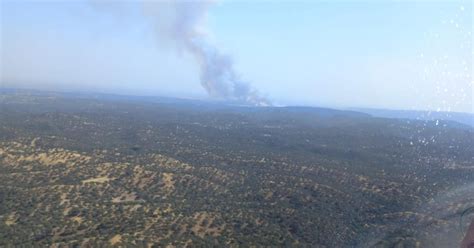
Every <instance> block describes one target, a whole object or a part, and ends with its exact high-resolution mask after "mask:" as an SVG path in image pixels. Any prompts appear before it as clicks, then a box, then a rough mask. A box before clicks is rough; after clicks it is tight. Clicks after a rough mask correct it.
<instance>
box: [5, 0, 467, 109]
mask: <svg viewBox="0 0 474 248" xmlns="http://www.w3.org/2000/svg"><path fill="white" fill-rule="evenodd" d="M164 3H165V2H164V1H145V2H139V1H105V2H104V1H98V0H90V1H77V0H76V1H49V2H48V1H34V0H30V1H24V0H19V1H18V0H17V1H13V0H2V1H0V8H1V9H0V11H1V23H0V27H1V30H0V31H1V33H0V35H1V39H0V42H1V43H0V53H1V58H0V87H8V88H29V89H46V90H57V91H83V92H84V91H86V92H106V93H116V94H133V95H156V96H173V97H182V98H202V99H207V98H211V99H212V98H219V97H221V98H222V97H227V95H225V94H221V95H219V94H217V95H216V94H212V91H211V93H210V92H209V91H206V87H203V86H205V84H203V82H202V81H203V78H206V77H203V73H205V72H206V69H203V64H202V63H204V62H202V61H197V60H199V58H200V57H199V56H200V55H198V56H196V54H195V51H193V50H192V49H189V47H186V46H184V47H183V46H182V44H179V43H180V42H181V41H179V39H178V38H177V37H176V36H170V35H169V33H167V32H168V31H169V30H167V29H166V28H162V27H163V26H166V25H167V23H169V22H167V20H166V19H167V18H172V17H170V15H168V14H167V12H166V11H161V6H162V5H163V6H164V5H166V3H165V4H164ZM180 3H183V2H182V1H181V2H180ZM187 3H189V2H187ZM192 3H195V2H192ZM199 3H202V2H199ZM184 4H186V3H184ZM200 5H201V4H197V5H196V6H197V7H202V6H200ZM196 6H194V5H192V4H191V5H190V8H194V7H196ZM156 10H160V11H156ZM167 11H168V10H167ZM193 11H194V10H191V11H188V12H185V13H184V14H186V15H185V16H189V13H195V14H196V13H198V14H199V15H202V18H195V19H196V20H194V18H189V19H186V22H184V23H185V25H188V24H189V23H187V22H192V23H191V26H192V31H193V32H194V31H196V30H197V31H198V32H199V34H198V36H199V38H200V39H202V40H204V41H205V44H206V46H208V47H211V48H212V49H213V51H218V53H219V55H222V56H219V57H218V58H221V57H222V58H226V61H228V63H229V64H230V65H228V66H229V67H230V69H229V70H231V72H232V73H234V72H235V74H236V77H238V81H239V82H240V81H242V82H245V85H249V87H251V89H252V90H251V91H248V92H252V94H258V95H259V97H262V98H266V99H268V100H269V101H271V102H272V103H273V104H275V105H308V106H323V107H336V108H347V107H370V108H388V109H408V110H433V111H456V112H474V101H473V96H474V87H473V84H474V83H473V79H472V75H473V66H472V58H473V55H474V53H473V49H472V43H473V35H472V32H473V30H472V29H473V28H472V26H473V9H472V2H471V1H436V2H435V1H396V2H393V1H244V0H241V1H237V0H235V1H213V2H212V3H208V2H206V3H205V6H204V7H203V10H202V12H203V13H200V12H197V11H195V12H193ZM150 13H151V14H150ZM198 14H196V15H198ZM150 16H153V18H150ZM180 24H182V23H180ZM185 28H186V27H185ZM193 35H195V34H194V33H193ZM193 37H194V36H193ZM177 39H178V40H177ZM184 39H186V38H184ZM206 51H207V50H206ZM193 52H194V53H193ZM205 56H207V55H205ZM196 58H198V59H196ZM204 61H206V60H204ZM211 64H212V63H211ZM204 67H206V66H204ZM219 68H220V67H219ZM207 69H209V68H207ZM214 69H215V68H214V67H213V68H211V70H210V71H211V73H213V72H214V71H215V70H214ZM203 71H204V72H203ZM246 92H247V91H246ZM245 94H247V93H245Z"/></svg>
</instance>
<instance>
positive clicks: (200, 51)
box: [144, 0, 270, 106]
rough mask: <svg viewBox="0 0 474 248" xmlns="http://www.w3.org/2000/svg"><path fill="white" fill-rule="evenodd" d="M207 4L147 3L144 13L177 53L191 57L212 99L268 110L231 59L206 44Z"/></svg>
mask: <svg viewBox="0 0 474 248" xmlns="http://www.w3.org/2000/svg"><path fill="white" fill-rule="evenodd" d="M211 5H212V2H209V1H177V0H176V1H166V2H161V1H160V2H157V3H156V2H155V3H153V2H146V3H145V4H144V8H145V9H144V11H145V14H146V16H147V17H149V18H151V20H152V22H153V25H154V26H155V27H156V29H157V32H158V34H159V35H161V36H162V35H166V36H168V37H167V38H169V39H171V40H172V41H173V43H174V45H175V46H176V48H177V49H178V50H179V51H180V52H183V51H184V52H187V53H189V54H191V55H192V56H193V57H194V59H195V60H196V62H197V63H198V64H199V67H200V68H199V69H200V81H201V85H202V86H203V87H204V89H205V90H206V91H207V93H208V94H209V95H210V96H211V97H214V98H221V99H225V100H231V101H237V102H240V103H244V104H251V105H258V106H267V105H270V102H269V101H268V100H267V99H266V98H264V97H262V96H261V95H260V94H259V92H258V91H256V90H255V89H253V88H252V87H251V86H250V85H249V84H248V83H246V82H243V81H241V80H240V79H239V77H238V75H237V74H236V72H235V71H234V68H233V65H232V59H231V58H230V57H229V56H228V55H225V54H222V53H221V52H220V51H219V49H218V48H217V47H215V46H213V45H212V44H210V43H209V42H208V41H207V39H206V38H207V37H206V34H205V32H204V31H203V27H202V22H203V21H204V19H205V18H206V15H207V12H208V9H209V7H210V6H211Z"/></svg>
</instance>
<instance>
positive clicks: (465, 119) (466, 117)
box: [350, 108, 474, 127]
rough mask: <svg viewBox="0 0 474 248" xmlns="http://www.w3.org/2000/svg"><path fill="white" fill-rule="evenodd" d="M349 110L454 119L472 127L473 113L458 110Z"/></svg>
mask: <svg viewBox="0 0 474 248" xmlns="http://www.w3.org/2000/svg"><path fill="white" fill-rule="evenodd" d="M350 110H354V111H359V112H364V113H367V114H370V115H373V116H375V117H383V118H393V119H410V120H425V121H434V120H445V121H455V122H458V123H461V124H465V125H469V126H471V127H474V114H470V113H460V112H436V111H423V110H389V109H370V108H350Z"/></svg>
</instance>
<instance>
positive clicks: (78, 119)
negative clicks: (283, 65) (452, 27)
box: [0, 91, 474, 247]
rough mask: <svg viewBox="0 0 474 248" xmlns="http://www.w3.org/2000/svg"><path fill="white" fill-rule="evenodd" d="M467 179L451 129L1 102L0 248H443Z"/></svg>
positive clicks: (463, 204) (7, 95)
mask: <svg viewBox="0 0 474 248" xmlns="http://www.w3.org/2000/svg"><path fill="white" fill-rule="evenodd" d="M472 182H474V128H472V127H469V126H467V125H464V124H460V123H456V122H453V121H443V120H429V121H422V120H409V119H386V118H376V117H372V116H370V115H368V114H364V113H361V112H355V111H340V110H332V109H323V108H306V107H264V108H262V107H259V108H257V107H245V106H235V105H229V104H223V103H219V104H217V103H212V102H203V101H189V100H176V99H166V98H151V97H150V98H138V97H121V96H108V95H73V94H58V93H40V92H25V91H3V92H1V94H0V202H1V204H0V246H32V245H37V246H46V245H55V246H56V247H62V246H81V245H83V246H108V245H110V246H114V245H115V246H120V245H121V246H132V245H133V246H154V247H161V246H165V245H173V246H178V247H183V246H236V247H237V246H238V247H240V246H249V245H256V246H303V247H307V246H311V247H456V246H457V245H458V242H459V241H460V240H461V238H462V231H461V230H460V227H459V213H461V212H462V211H463V210H464V209H466V208H468V207H471V206H474V194H473V193H474V186H472V185H471V183H472Z"/></svg>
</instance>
